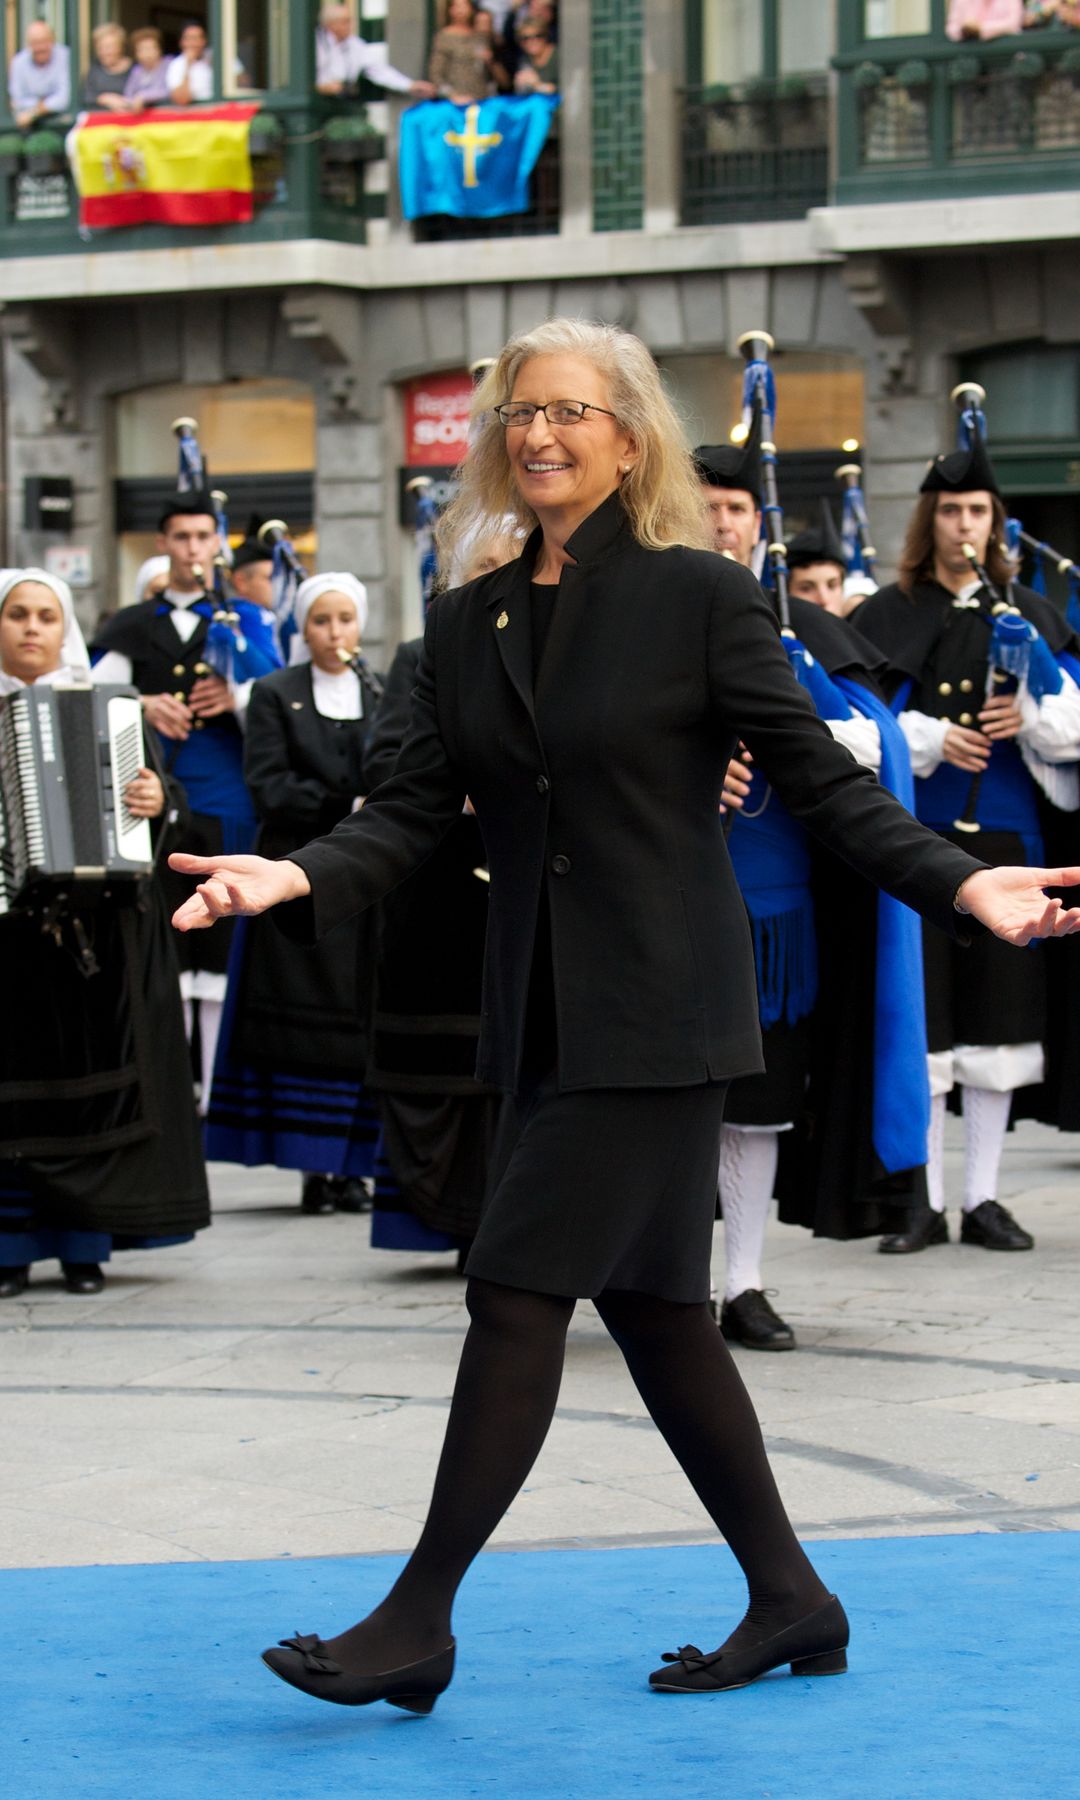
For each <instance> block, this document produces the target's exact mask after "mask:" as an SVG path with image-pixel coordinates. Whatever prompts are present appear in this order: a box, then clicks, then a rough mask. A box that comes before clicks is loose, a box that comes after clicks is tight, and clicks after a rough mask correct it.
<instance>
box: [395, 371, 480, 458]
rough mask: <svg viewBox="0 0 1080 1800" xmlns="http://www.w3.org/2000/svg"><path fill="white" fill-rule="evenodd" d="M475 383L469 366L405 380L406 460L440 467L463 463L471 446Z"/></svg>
mask: <svg viewBox="0 0 1080 1800" xmlns="http://www.w3.org/2000/svg"><path fill="white" fill-rule="evenodd" d="M472 397H473V385H472V381H471V380H470V378H469V373H468V370H467V369H460V370H454V371H453V373H451V374H449V375H423V376H421V377H420V378H419V379H418V380H416V381H407V382H406V383H405V459H404V460H405V462H406V463H407V464H408V465H409V466H410V467H413V468H415V467H420V468H439V467H444V466H445V465H446V464H448V463H459V462H460V461H461V459H462V457H463V456H464V455H465V452H466V450H467V449H468V447H469V408H470V406H471V405H472Z"/></svg>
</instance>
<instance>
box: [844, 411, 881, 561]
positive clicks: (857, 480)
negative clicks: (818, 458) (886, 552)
mask: <svg viewBox="0 0 1080 1800" xmlns="http://www.w3.org/2000/svg"><path fill="white" fill-rule="evenodd" d="M840 447H841V449H842V450H843V451H844V452H845V453H846V454H847V455H851V454H853V452H854V451H856V450H857V449H858V448H859V445H858V442H857V441H856V439H855V438H847V439H846V440H845V442H844V443H843V444H842V445H841V446H840ZM835 475H836V479H837V481H839V482H842V483H843V489H844V497H843V510H842V512H841V516H840V537H841V541H842V542H843V546H844V559H845V562H846V565H847V572H848V575H849V576H851V575H862V576H865V577H866V579H867V580H868V581H874V582H876V581H877V551H876V550H875V548H874V546H873V544H872V543H871V541H870V520H869V517H868V516H867V511H866V501H865V499H864V498H863V491H862V467H861V465H860V464H859V463H857V462H846V463H841V464H840V467H839V468H838V469H837V470H836V471H835Z"/></svg>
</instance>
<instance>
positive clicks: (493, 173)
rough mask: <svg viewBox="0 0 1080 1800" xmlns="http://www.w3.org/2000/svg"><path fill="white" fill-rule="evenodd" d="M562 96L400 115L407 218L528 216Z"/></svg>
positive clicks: (433, 103) (439, 105)
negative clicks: (533, 178)
mask: <svg viewBox="0 0 1080 1800" xmlns="http://www.w3.org/2000/svg"><path fill="white" fill-rule="evenodd" d="M558 104H559V96H558V94H514V95H507V96H496V97H495V98H494V99H491V100H477V101H474V102H472V103H471V104H470V105H468V106H456V105H455V104H454V102H453V101H452V100H424V101H421V103H420V104H419V105H418V106H410V107H409V108H408V109H407V110H406V111H405V112H403V113H402V115H401V124H400V127H399V133H398V177H399V182H400V186H401V207H402V211H403V212H404V214H405V217H406V218H407V219H422V218H426V217H428V215H429V214H431V213H450V214H451V215H452V216H453V217H454V218H458V219H491V218H497V217H498V216H500V215H501V214H503V213H518V212H526V211H527V210H528V206H529V176H530V175H531V174H532V172H533V169H534V168H535V166H536V159H537V157H538V156H539V154H540V151H541V149H542V148H543V144H544V140H545V138H546V137H547V134H548V130H549V127H550V125H551V119H552V115H553V114H554V111H555V108H556V107H557V106H558Z"/></svg>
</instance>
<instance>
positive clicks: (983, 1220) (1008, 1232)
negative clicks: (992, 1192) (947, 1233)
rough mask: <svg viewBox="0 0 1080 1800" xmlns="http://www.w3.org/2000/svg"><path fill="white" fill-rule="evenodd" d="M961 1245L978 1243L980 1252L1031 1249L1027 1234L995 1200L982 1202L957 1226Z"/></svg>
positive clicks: (1031, 1241) (1033, 1240)
mask: <svg viewBox="0 0 1080 1800" xmlns="http://www.w3.org/2000/svg"><path fill="white" fill-rule="evenodd" d="M960 1242H961V1243H962V1244H980V1245H981V1246H982V1248H983V1249H984V1250H1034V1248H1035V1239H1034V1238H1033V1237H1032V1235H1031V1233H1030V1231H1025V1230H1024V1227H1023V1226H1022V1225H1020V1224H1018V1223H1017V1221H1016V1220H1015V1219H1014V1218H1013V1216H1012V1213H1011V1212H1009V1211H1008V1210H1007V1208H1006V1207H1004V1206H999V1205H998V1203H997V1201H996V1200H984V1201H983V1202H982V1205H981V1206H974V1207H972V1209H971V1211H970V1212H966V1213H965V1214H964V1217H963V1220H962V1221H961V1224H960Z"/></svg>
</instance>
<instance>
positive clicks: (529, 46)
mask: <svg viewBox="0 0 1080 1800" xmlns="http://www.w3.org/2000/svg"><path fill="white" fill-rule="evenodd" d="M518 43H519V44H520V46H521V50H522V62H521V65H520V67H519V69H518V72H517V74H516V75H515V76H514V90H515V92H516V93H519V94H557V93H558V91H559V52H558V49H557V47H556V45H555V43H554V41H553V39H552V36H551V27H550V26H549V25H548V24H547V23H546V21H545V20H544V18H543V17H542V16H541V15H540V14H538V13H530V14H529V15H528V17H527V18H526V19H525V21H524V22H523V24H521V25H520V26H519V27H518Z"/></svg>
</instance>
